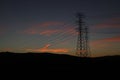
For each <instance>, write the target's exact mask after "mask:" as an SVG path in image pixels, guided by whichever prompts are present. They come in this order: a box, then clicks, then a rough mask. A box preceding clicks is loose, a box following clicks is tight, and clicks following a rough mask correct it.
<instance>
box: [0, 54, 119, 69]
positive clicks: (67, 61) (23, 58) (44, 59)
mask: <svg viewBox="0 0 120 80" xmlns="http://www.w3.org/2000/svg"><path fill="white" fill-rule="evenodd" d="M0 64H1V65H7V66H11V65H15V66H16V65H19V66H26V65H27V66H28V67H30V66H37V67H42V68H45V69H46V68H50V69H70V70H71V69H76V70H81V69H82V68H83V69H85V68H86V69H91V68H93V67H94V68H96V67H101V68H102V67H103V68H109V67H111V66H114V68H116V67H119V64H120V56H104V57H96V58H81V57H75V56H70V55H63V54H52V53H40V54H39V53H11V52H1V53H0Z"/></svg>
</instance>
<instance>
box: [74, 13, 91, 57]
mask: <svg viewBox="0 0 120 80" xmlns="http://www.w3.org/2000/svg"><path fill="white" fill-rule="evenodd" d="M77 18H78V20H77V23H78V28H77V33H78V38H77V47H76V54H77V56H79V57H88V56H89V55H90V53H89V45H88V27H87V26H85V24H84V22H83V18H84V16H83V15H82V14H81V13H77Z"/></svg>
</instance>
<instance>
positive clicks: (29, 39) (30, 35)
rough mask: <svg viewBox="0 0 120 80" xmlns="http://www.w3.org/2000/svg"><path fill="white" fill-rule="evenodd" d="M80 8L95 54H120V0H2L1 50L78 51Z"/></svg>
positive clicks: (0, 14) (92, 50)
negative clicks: (78, 16) (77, 30)
mask: <svg viewBox="0 0 120 80" xmlns="http://www.w3.org/2000/svg"><path fill="white" fill-rule="evenodd" d="M77 12H82V13H83V14H84V15H85V18H84V22H85V24H86V26H88V27H89V42H90V43H89V44H90V50H91V55H92V56H105V55H120V0H0V52H3V51H11V52H18V53H21V52H52V53H57V54H68V55H75V49H76V42H77V33H76V28H77V23H76V20H77V19H76V13H77Z"/></svg>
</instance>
